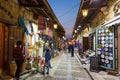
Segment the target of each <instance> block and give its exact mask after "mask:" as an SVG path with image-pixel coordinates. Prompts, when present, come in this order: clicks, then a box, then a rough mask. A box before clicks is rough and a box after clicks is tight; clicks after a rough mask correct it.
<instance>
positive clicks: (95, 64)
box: [90, 56, 99, 72]
mask: <svg viewBox="0 0 120 80" xmlns="http://www.w3.org/2000/svg"><path fill="white" fill-rule="evenodd" d="M90 71H94V72H98V71H99V57H95V56H92V57H90Z"/></svg>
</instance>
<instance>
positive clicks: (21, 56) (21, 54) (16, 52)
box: [13, 41, 25, 80]
mask: <svg viewBox="0 0 120 80" xmlns="http://www.w3.org/2000/svg"><path fill="white" fill-rule="evenodd" d="M16 45H17V47H15V48H14V49H13V57H14V58H15V62H16V65H17V70H16V73H15V78H16V80H19V77H20V72H21V68H22V64H23V62H24V60H25V48H24V47H23V42H22V41H17V43H16Z"/></svg>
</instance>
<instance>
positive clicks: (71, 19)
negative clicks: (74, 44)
mask: <svg viewBox="0 0 120 80" xmlns="http://www.w3.org/2000/svg"><path fill="white" fill-rule="evenodd" d="M48 2H49V4H50V6H51V8H52V9H53V11H54V13H55V15H56V16H57V18H58V20H59V22H60V23H61V24H62V26H63V27H64V29H65V31H66V36H67V38H70V37H72V31H73V28H74V25H75V21H76V17H77V13H78V9H79V6H80V2H81V0H48Z"/></svg>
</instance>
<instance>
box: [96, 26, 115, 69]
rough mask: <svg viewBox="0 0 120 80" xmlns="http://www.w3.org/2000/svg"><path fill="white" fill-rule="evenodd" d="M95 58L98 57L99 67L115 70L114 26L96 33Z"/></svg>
mask: <svg viewBox="0 0 120 80" xmlns="http://www.w3.org/2000/svg"><path fill="white" fill-rule="evenodd" d="M96 56H98V57H100V67H104V68H106V69H115V53H114V26H110V27H107V28H101V29H98V30H97V31H96Z"/></svg>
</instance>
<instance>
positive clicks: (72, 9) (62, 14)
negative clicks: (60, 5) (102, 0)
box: [58, 3, 79, 18]
mask: <svg viewBox="0 0 120 80" xmlns="http://www.w3.org/2000/svg"><path fill="white" fill-rule="evenodd" d="M78 5H79V3H77V4H75V5H74V6H73V7H71V8H70V9H69V10H67V11H66V12H65V13H63V14H62V15H60V16H59V17H58V18H61V17H63V16H65V15H66V14H68V13H69V12H71V11H72V10H73V9H74V8H76V7H77V6H78Z"/></svg>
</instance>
